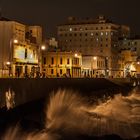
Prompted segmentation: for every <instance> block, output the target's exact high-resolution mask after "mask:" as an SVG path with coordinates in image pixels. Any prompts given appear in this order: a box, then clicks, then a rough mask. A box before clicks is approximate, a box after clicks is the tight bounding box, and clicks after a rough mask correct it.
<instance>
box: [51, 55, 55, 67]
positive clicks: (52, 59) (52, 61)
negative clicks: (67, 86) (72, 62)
mask: <svg viewBox="0 0 140 140" xmlns="http://www.w3.org/2000/svg"><path fill="white" fill-rule="evenodd" d="M51 64H52V65H53V64H54V58H53V57H52V58H51Z"/></svg>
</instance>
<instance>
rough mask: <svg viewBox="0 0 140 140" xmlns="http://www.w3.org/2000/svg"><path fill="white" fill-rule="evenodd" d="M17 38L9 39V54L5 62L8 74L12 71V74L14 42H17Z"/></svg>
mask: <svg viewBox="0 0 140 140" xmlns="http://www.w3.org/2000/svg"><path fill="white" fill-rule="evenodd" d="M18 42H19V41H18V40H17V39H13V38H11V39H10V55H9V61H8V62H6V65H7V66H8V67H9V76H10V74H11V72H12V75H13V69H12V67H13V56H14V44H18Z"/></svg>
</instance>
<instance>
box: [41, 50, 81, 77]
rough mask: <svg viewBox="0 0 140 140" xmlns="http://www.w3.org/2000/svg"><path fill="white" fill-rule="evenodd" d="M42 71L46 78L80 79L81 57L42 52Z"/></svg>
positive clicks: (71, 54) (63, 53) (57, 51)
mask: <svg viewBox="0 0 140 140" xmlns="http://www.w3.org/2000/svg"><path fill="white" fill-rule="evenodd" d="M42 60H43V62H42V69H43V73H44V74H45V75H46V76H47V77H81V66H82V56H81V54H78V53H72V52H61V51H60V50H56V51H55V52H54V51H53V52H45V51H44V52H43V55H42Z"/></svg>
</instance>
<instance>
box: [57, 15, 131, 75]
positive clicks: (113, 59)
mask: <svg viewBox="0 0 140 140" xmlns="http://www.w3.org/2000/svg"><path fill="white" fill-rule="evenodd" d="M57 33H58V41H59V42H58V43H59V46H60V48H61V49H62V50H66V51H74V52H80V53H82V55H83V56H87V57H89V56H92V57H95V56H96V57H97V56H99V57H103V58H104V61H107V63H108V64H107V65H108V71H109V75H114V76H115V75H117V73H118V72H119V64H118V61H119V59H120V58H119V57H118V55H117V54H118V50H119V48H118V40H119V38H120V37H129V33H130V29H129V27H127V26H124V25H118V24H115V23H113V22H112V21H110V20H108V19H106V18H105V17H104V16H99V17H98V18H97V19H89V18H88V19H86V20H80V19H76V18H73V17H70V18H69V19H68V22H67V23H65V24H62V25H59V26H58V32H57ZM92 57H91V61H92ZM91 71H92V69H91Z"/></svg>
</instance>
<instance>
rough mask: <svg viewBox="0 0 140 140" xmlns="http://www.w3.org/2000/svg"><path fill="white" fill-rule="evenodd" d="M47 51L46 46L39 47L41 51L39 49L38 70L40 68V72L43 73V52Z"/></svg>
mask: <svg viewBox="0 0 140 140" xmlns="http://www.w3.org/2000/svg"><path fill="white" fill-rule="evenodd" d="M45 50H46V46H45V45H41V46H39V49H38V68H39V71H41V61H42V51H45Z"/></svg>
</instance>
